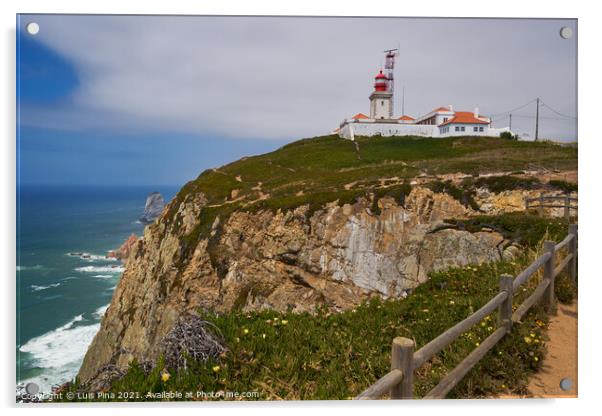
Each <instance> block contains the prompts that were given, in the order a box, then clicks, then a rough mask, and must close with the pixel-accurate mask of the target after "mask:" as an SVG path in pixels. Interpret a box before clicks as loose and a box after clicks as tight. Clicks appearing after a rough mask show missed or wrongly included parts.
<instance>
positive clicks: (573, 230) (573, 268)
mask: <svg viewBox="0 0 602 416" xmlns="http://www.w3.org/2000/svg"><path fill="white" fill-rule="evenodd" d="M569 234H571V235H572V236H573V238H572V240H571V241H570V242H569V254H571V255H572V256H573V257H572V258H571V260H570V261H569V264H568V271H569V278H570V279H571V280H572V281H573V283H574V282H575V281H576V279H577V224H570V225H569Z"/></svg>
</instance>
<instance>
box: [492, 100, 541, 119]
mask: <svg viewBox="0 0 602 416" xmlns="http://www.w3.org/2000/svg"><path fill="white" fill-rule="evenodd" d="M536 100H537V98H533V99H532V100H531V101H529V102H528V103H526V104H523V105H521V106H519V107H516V108H513V109H512V110H508V111H503V112H501V113H497V114H491V115H490V116H489V117H491V118H493V117H496V116H501V115H506V114H509V113H513V112H515V111H517V110H520V109H523V108H525V107H526V106H528V105H529V104H531V103H533V102H534V101H536Z"/></svg>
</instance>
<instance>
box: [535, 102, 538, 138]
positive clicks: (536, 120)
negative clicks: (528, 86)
mask: <svg viewBox="0 0 602 416" xmlns="http://www.w3.org/2000/svg"><path fill="white" fill-rule="evenodd" d="M537 139H539V97H537V109H536V110H535V141H537Z"/></svg>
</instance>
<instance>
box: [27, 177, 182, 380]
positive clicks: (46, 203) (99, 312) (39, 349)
mask: <svg viewBox="0 0 602 416" xmlns="http://www.w3.org/2000/svg"><path fill="white" fill-rule="evenodd" d="M178 188H179V187H177V186H173V187H152V186H149V187H143V186H136V187H125V186H120V187H110V186H85V187H84V186H77V187H76V186H70V187H57V186H21V187H19V190H18V193H17V346H16V348H17V384H24V383H28V382H35V383H36V384H38V385H39V386H40V388H41V391H42V392H50V389H51V386H53V385H58V384H61V383H64V382H66V381H70V380H72V379H73V378H74V377H75V375H76V374H77V371H78V369H79V366H80V365H81V362H82V359H83V357H84V354H85V353H86V350H87V348H88V345H89V344H90V342H91V341H92V339H93V338H94V335H95V334H96V332H97V331H98V329H99V327H100V320H101V319H102V316H103V314H104V312H105V310H106V309H107V307H108V305H109V303H110V301H111V297H112V295H113V291H114V289H115V287H116V285H117V283H118V281H119V278H120V276H121V273H122V272H123V266H122V265H121V263H120V262H119V261H116V260H113V259H107V258H106V257H105V254H106V253H107V251H109V250H112V249H116V248H118V247H119V246H120V245H121V244H122V243H123V242H124V241H125V239H126V238H127V237H128V236H129V235H130V234H132V233H135V234H136V235H138V236H140V235H141V234H142V232H143V229H144V225H143V224H141V223H140V222H138V221H137V220H138V218H139V217H140V216H141V214H142V212H143V210H144V204H145V201H146V197H147V195H148V194H149V193H150V192H153V191H158V192H161V194H162V195H163V197H164V198H165V201H166V203H167V202H168V201H169V200H171V199H172V198H173V197H174V196H175V194H176V192H177V191H178Z"/></svg>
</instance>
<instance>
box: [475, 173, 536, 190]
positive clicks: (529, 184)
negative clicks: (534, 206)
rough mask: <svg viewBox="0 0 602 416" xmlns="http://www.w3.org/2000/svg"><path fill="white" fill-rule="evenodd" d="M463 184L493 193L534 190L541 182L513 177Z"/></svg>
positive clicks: (485, 178)
mask: <svg viewBox="0 0 602 416" xmlns="http://www.w3.org/2000/svg"><path fill="white" fill-rule="evenodd" d="M465 183H466V185H472V186H473V187H476V188H487V189H489V191H491V192H495V193H499V192H503V191H511V190H514V189H534V188H537V187H539V186H541V182H540V181H539V179H537V178H532V177H530V178H523V177H518V176H513V175H506V176H488V177H483V178H478V179H477V180H468V181H465Z"/></svg>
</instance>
